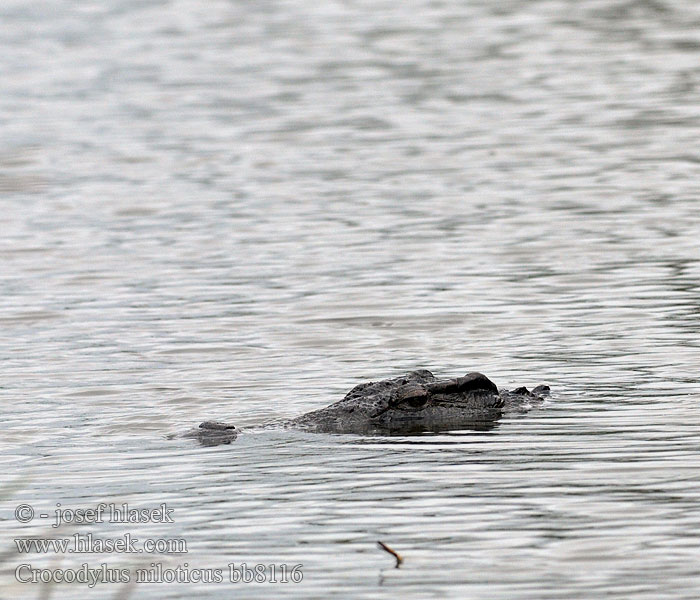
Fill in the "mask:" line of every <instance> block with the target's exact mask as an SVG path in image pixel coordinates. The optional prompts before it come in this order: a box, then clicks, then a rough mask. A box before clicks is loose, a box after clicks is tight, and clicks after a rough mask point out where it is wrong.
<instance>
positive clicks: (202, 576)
mask: <svg viewBox="0 0 700 600" xmlns="http://www.w3.org/2000/svg"><path fill="white" fill-rule="evenodd" d="M302 568H303V565H301V564H296V565H292V566H290V565H286V564H284V563H281V564H278V565H276V564H256V565H248V564H246V563H240V564H238V565H237V564H236V563H229V564H228V565H226V568H225V569H216V568H215V569H210V568H207V569H199V568H191V567H190V566H189V563H184V564H182V565H178V566H177V567H164V566H163V565H162V564H161V563H151V564H150V566H149V567H146V568H138V569H134V570H133V572H132V570H131V569H128V568H119V567H110V566H108V565H107V564H106V563H101V564H100V565H99V567H97V568H95V567H90V566H89V565H88V564H87V563H83V564H82V565H80V567H78V568H77V569H37V568H33V567H32V565H31V564H21V565H19V566H18V567H17V568H16V569H15V579H16V580H17V581H19V582H20V583H78V584H87V586H88V587H90V588H93V587H95V586H96V585H97V584H98V583H129V582H131V581H135V582H136V583H225V582H226V583H299V582H300V581H301V580H302V579H303V578H304V574H303V572H302Z"/></svg>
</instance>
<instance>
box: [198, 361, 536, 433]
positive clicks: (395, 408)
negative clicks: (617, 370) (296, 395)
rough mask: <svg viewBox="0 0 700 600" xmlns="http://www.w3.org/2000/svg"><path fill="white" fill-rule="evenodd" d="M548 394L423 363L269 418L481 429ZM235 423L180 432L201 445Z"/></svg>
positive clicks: (341, 427) (394, 429)
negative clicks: (447, 373)
mask: <svg viewBox="0 0 700 600" xmlns="http://www.w3.org/2000/svg"><path fill="white" fill-rule="evenodd" d="M547 394H549V386H546V385H539V386H537V387H536V388H534V389H533V390H532V391H530V390H528V389H527V388H525V387H519V388H516V389H514V390H511V391H508V390H499V389H498V388H497V387H496V384H495V383H493V382H492V381H491V380H490V379H489V378H488V377H486V376H485V375H483V374H482V373H475V372H474V373H467V374H466V375H465V376H464V377H456V378H453V379H437V378H436V377H435V376H434V375H433V374H432V373H431V372H430V371H428V370H427V369H420V370H417V371H412V372H410V373H406V374H405V375H402V376H400V377H394V378H393V379H383V380H381V381H375V382H372V381H371V382H368V383H361V384H359V385H357V386H355V387H354V388H352V389H351V390H350V391H349V392H348V393H347V395H346V396H345V397H344V398H343V399H342V400H339V401H338V402H335V403H334V404H331V405H330V406H327V407H326V408H321V409H319V410H314V411H311V412H308V413H305V414H303V415H301V416H300V417H297V418H295V419H289V420H286V421H277V422H273V423H269V424H268V425H267V426H281V427H291V428H296V429H302V430H306V431H314V432H319V433H354V434H362V435H371V434H383V433H384V434H409V433H419V432H426V431H432V432H438V431H448V430H454V429H484V428H488V424H492V423H494V422H495V421H496V420H497V419H498V418H499V417H501V416H502V415H503V414H504V413H505V412H511V411H517V410H527V408H529V407H530V406H533V405H534V404H536V403H539V402H541V401H542V400H543V397H544V396H546V395H547ZM240 431H241V430H240V429H238V428H237V427H236V426H235V425H232V424H230V423H223V422H220V421H205V422H203V423H201V424H200V425H199V427H198V428H196V429H194V430H191V431H189V432H187V433H185V434H184V436H185V437H194V438H196V439H198V440H199V441H200V442H201V443H202V444H204V445H218V444H227V443H231V442H232V441H233V440H235V439H236V437H237V436H238V434H239V433H240Z"/></svg>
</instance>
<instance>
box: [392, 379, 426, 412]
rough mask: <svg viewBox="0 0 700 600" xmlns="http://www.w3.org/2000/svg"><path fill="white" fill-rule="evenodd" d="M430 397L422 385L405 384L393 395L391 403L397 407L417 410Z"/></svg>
mask: <svg viewBox="0 0 700 600" xmlns="http://www.w3.org/2000/svg"><path fill="white" fill-rule="evenodd" d="M429 399H430V393H429V392H428V390H427V389H425V388H424V387H423V386H422V385H415V384H414V385H405V386H403V387H401V388H400V389H399V390H398V391H397V392H396V396H395V397H394V401H393V402H392V404H393V405H394V406H396V407H399V408H407V409H410V410H418V409H420V408H423V407H424V406H425V405H426V404H427V403H428V400H429Z"/></svg>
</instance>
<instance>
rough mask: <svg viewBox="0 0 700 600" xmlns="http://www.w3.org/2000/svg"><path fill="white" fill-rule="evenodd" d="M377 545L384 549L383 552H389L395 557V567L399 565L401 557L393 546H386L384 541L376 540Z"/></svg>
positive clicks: (401, 560)
mask: <svg viewBox="0 0 700 600" xmlns="http://www.w3.org/2000/svg"><path fill="white" fill-rule="evenodd" d="M377 546H379V547H380V548H381V549H382V550H384V552H388V553H389V554H391V555H392V556H393V557H394V558H395V559H396V567H395V568H396V569H398V568H399V565H400V564H401V563H402V562H403V558H402V557H401V555H400V554H399V553H398V552H397V551H396V550H394V549H393V548H390V547H389V546H387V545H386V544H385V543H384V542H377Z"/></svg>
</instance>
